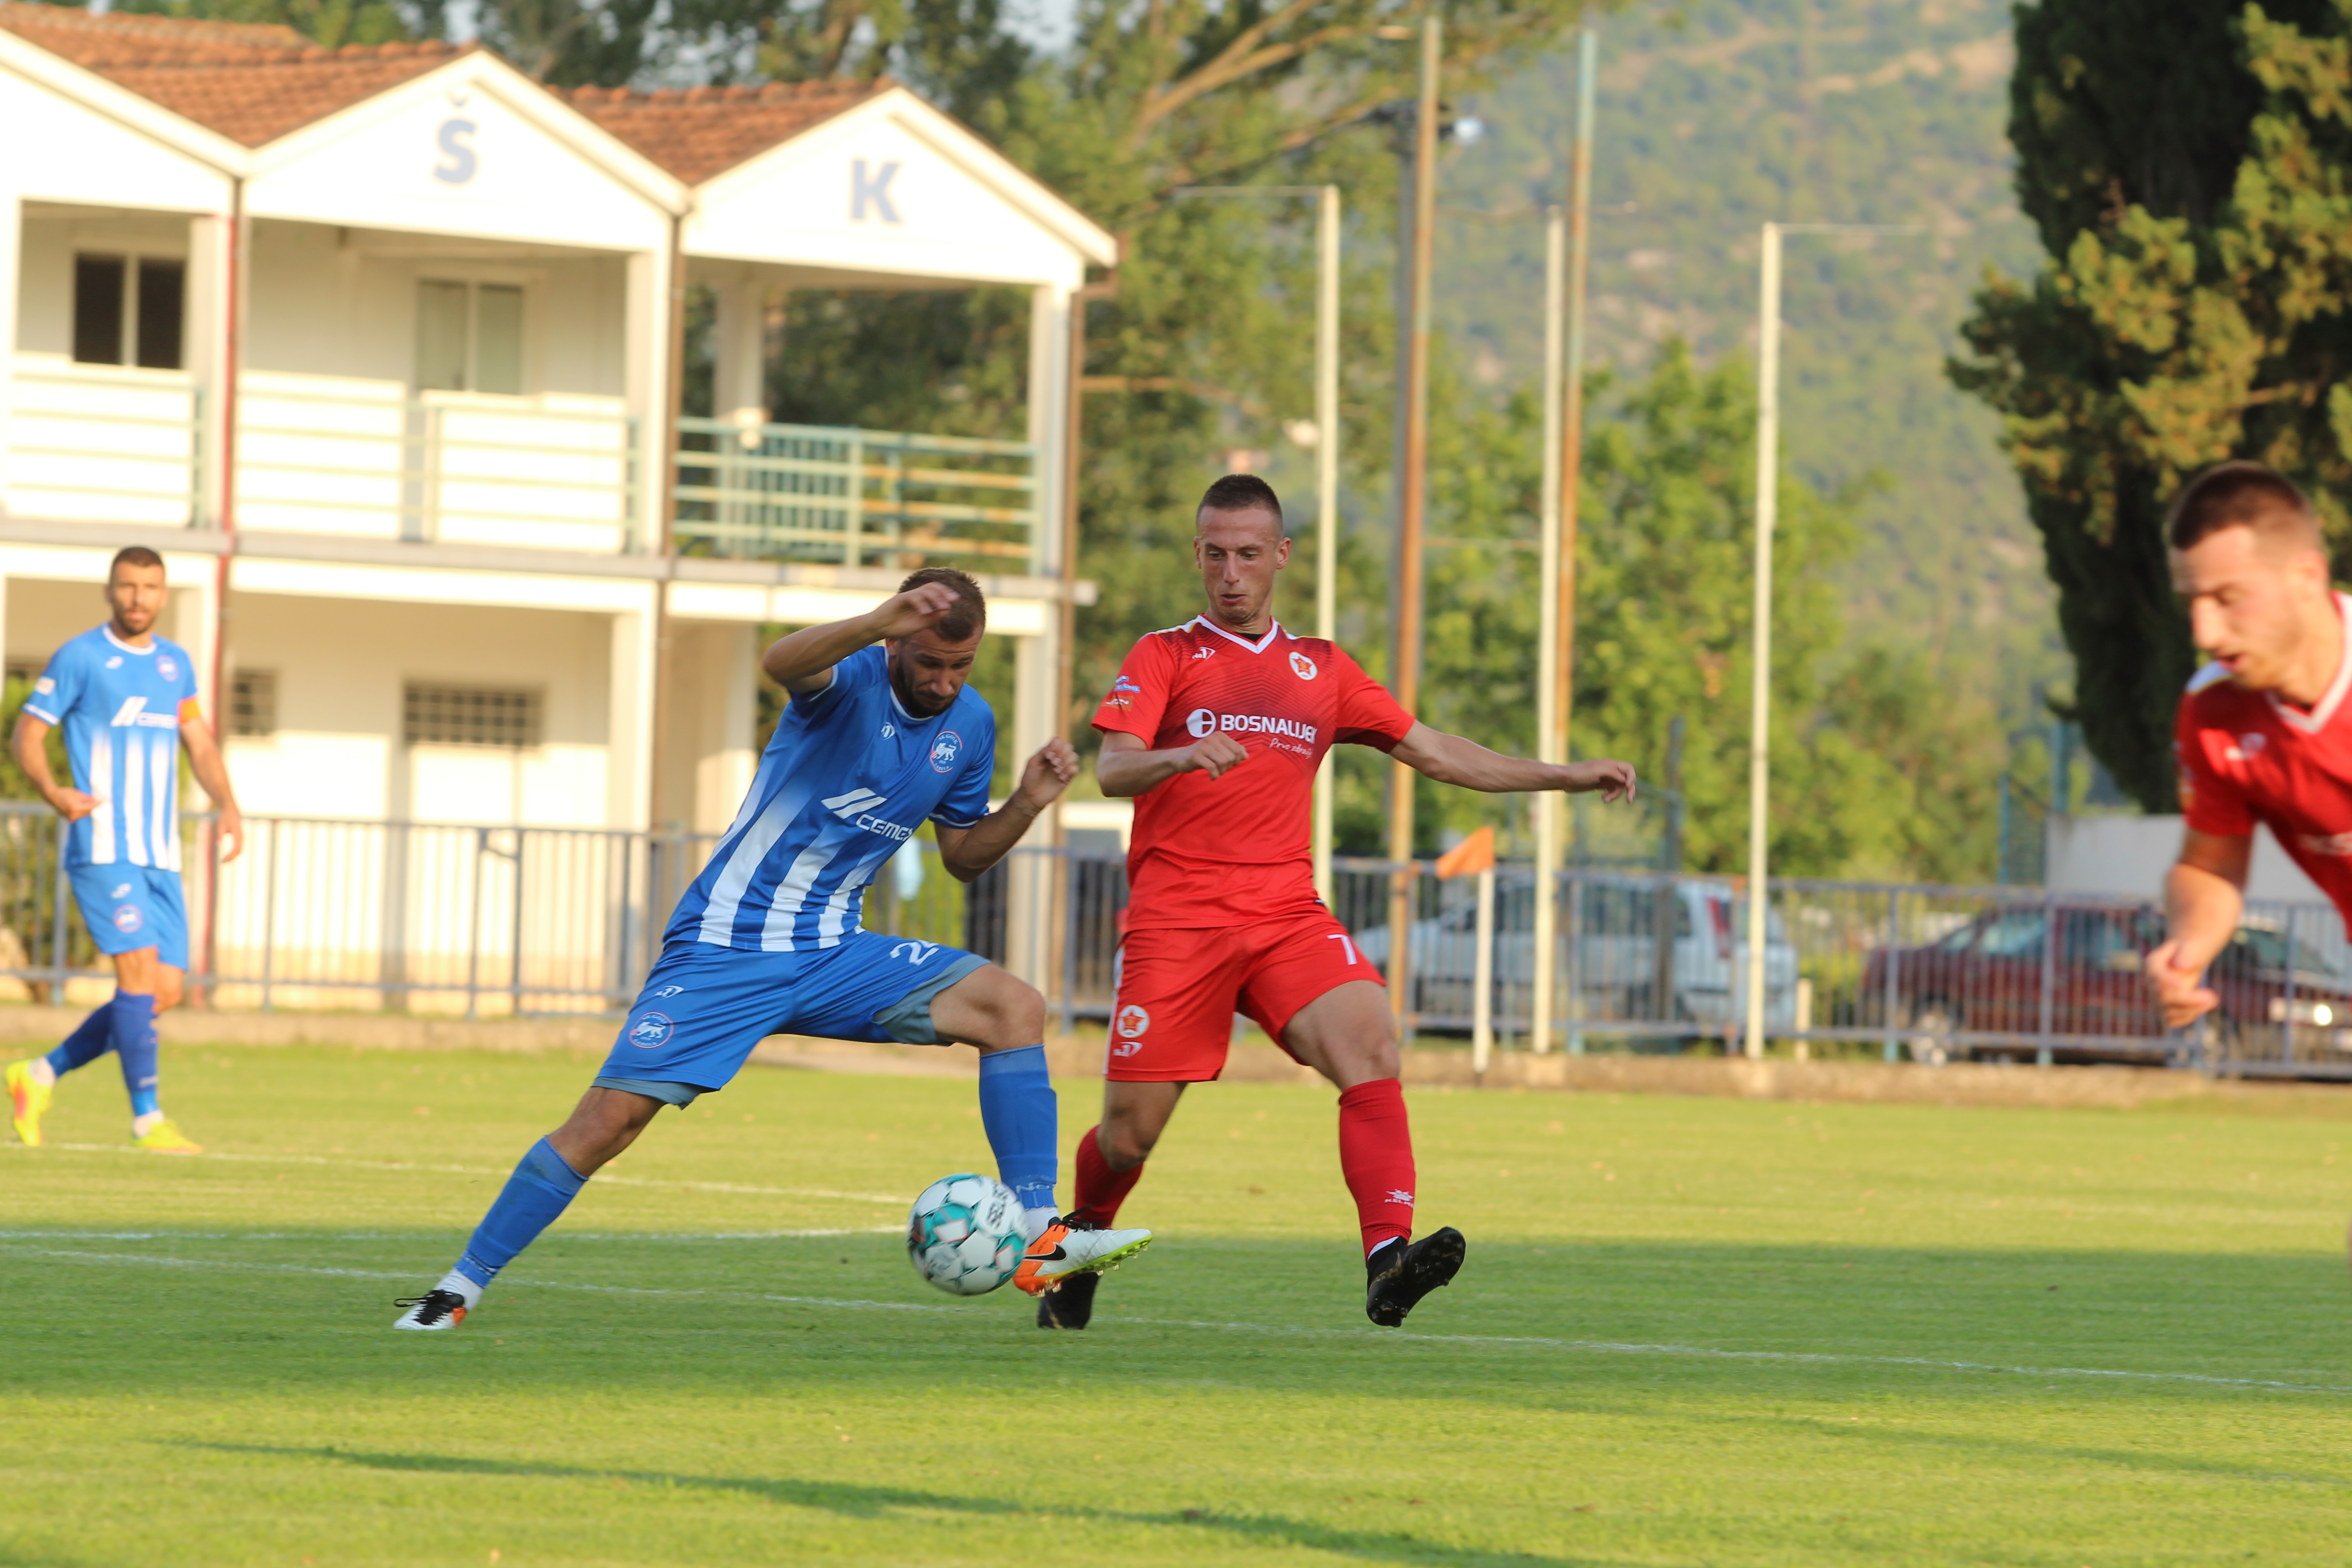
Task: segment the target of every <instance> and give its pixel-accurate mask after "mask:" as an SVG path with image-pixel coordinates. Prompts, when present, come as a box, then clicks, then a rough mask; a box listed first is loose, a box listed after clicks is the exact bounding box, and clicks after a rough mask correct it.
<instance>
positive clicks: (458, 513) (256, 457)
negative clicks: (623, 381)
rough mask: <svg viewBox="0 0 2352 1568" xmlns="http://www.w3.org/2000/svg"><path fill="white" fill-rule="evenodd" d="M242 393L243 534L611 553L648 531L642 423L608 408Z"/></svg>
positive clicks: (349, 387)
mask: <svg viewBox="0 0 2352 1568" xmlns="http://www.w3.org/2000/svg"><path fill="white" fill-rule="evenodd" d="M239 393H240V395H239V399H238V405H237V422H236V426H237V450H236V504H237V522H238V526H239V527H241V528H248V529H260V530H275V531H285V532H289V533H342V534H351V535H355V536H358V537H362V538H371V539H404V540H416V541H424V540H439V541H446V542H457V543H467V544H504V545H524V546H531V547H536V548H539V549H546V550H579V551H589V552H608V553H609V552H620V551H625V550H628V549H632V548H635V547H637V543H638V541H640V540H641V539H643V538H644V537H646V533H647V530H646V529H645V528H644V527H643V525H642V519H641V516H640V506H641V503H642V500H643V497H642V487H641V485H640V476H641V474H642V473H643V470H644V462H643V454H642V452H641V450H640V448H639V444H638V422H637V421H636V420H635V419H633V418H631V417H629V416H627V415H625V414H623V413H620V412H618V411H617V409H616V408H615V407H614V405H613V403H612V400H609V399H603V398H595V399H590V398H581V399H576V400H558V399H554V398H530V399H523V398H503V397H488V396H478V395H467V394H465V393H425V394H424V395H421V396H413V395H410V394H409V393H408V390H407V389H406V388H404V387H402V386H399V385H395V384H383V383H367V382H357V381H345V380H340V379H336V380H325V379H322V378H311V377H305V376H290V375H274V374H253V375H248V376H247V377H246V378H245V379H244V380H243V382H242V383H241V384H240V386H239Z"/></svg>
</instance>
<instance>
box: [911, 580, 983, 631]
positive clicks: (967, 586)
mask: <svg viewBox="0 0 2352 1568" xmlns="http://www.w3.org/2000/svg"><path fill="white" fill-rule="evenodd" d="M926 583H944V584H947V585H948V586H949V587H950V588H953V589H954V590H955V591H956V595H957V598H956V604H955V607H954V608H952V609H950V610H949V611H948V613H947V614H946V615H944V616H940V618H939V619H938V620H937V621H934V622H933V623H932V624H931V629H932V630H933V631H936V632H938V633H939V634H940V636H941V637H945V638H947V640H948V641H950V642H963V641H966V640H967V639H969V638H971V637H978V636H980V634H981V633H982V632H984V631H986V630H987V629H988V600H987V598H986V597H985V596H984V595H982V593H981V591H980V584H978V583H976V582H974V581H973V580H972V575H971V573H969V572H959V571H957V570H956V569H955V568H954V567H952V566H926V567H923V568H922V569H921V570H919V571H915V572H909V573H908V574H907V580H906V581H905V582H903V583H901V584H898V592H900V593H901V594H903V593H905V592H907V591H908V589H910V588H919V587H921V586H922V585H923V584H926Z"/></svg>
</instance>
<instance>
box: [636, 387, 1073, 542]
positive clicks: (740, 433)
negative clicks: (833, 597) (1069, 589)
mask: <svg viewBox="0 0 2352 1568" xmlns="http://www.w3.org/2000/svg"><path fill="white" fill-rule="evenodd" d="M674 460H675V461H676V462H677V521H676V522H675V524H674V525H673V527H674V531H675V535H676V537H677V542H678V547H679V548H680V549H681V550H682V551H686V552H688V553H696V554H709V555H718V556H730V557H753V558H759V559H763V560H783V561H810V562H824V563H832V564H836V565H844V566H871V565H882V566H898V565H908V564H916V563H922V562H939V563H965V564H970V565H974V566H977V567H979V568H980V569H982V570H987V571H998V572H1003V571H1008V570H1010V571H1017V572H1027V571H1033V570H1034V569H1035V563H1036V560H1037V549H1038V545H1039V542H1040V537H1041V536H1040V532H1039V529H1038V526H1037V451H1036V448H1035V447H1031V446H1029V445H1027V444H1025V443H1023V442H1017V441H985V440H978V439H971V438H966V437H952V436H919V435H909V434H907V433H905V432H902V431H889V430H856V429H847V428H835V427H832V426H814V425H739V424H736V423H734V422H732V421H730V420H723V419H698V418H681V419H680V420H679V421H678V450H677V453H676V454H675V455H674Z"/></svg>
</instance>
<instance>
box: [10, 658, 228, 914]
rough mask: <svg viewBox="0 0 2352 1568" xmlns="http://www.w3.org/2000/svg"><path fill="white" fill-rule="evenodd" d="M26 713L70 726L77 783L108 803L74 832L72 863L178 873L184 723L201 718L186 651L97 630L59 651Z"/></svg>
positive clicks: (69, 849) (69, 751)
mask: <svg viewBox="0 0 2352 1568" xmlns="http://www.w3.org/2000/svg"><path fill="white" fill-rule="evenodd" d="M25 711H26V712H27V713H30V714H31V715H33V717H35V718H36V719H39V720H42V721H46V722H47V723H50V724H58V725H62V726H63V727H64V729H65V732H66V756H67V758H68V760H69V761H70V762H71V763H73V775H74V787H75V788H76V789H79V790H80V791H81V792H82V793H83V794H84V795H96V796H97V797H98V799H99V807H98V809H97V810H96V811H93V812H91V813H90V814H89V816H85V817H83V818H82V819H81V820H80V821H79V822H77V823H75V824H74V825H73V826H72V827H71V828H70V829H69V830H68V833H67V835H66V864H67V865H68V866H114V865H131V866H152V867H154V868H156V869H158V870H163V871H176V870H178V869H179V868H180V721H181V720H182V719H184V718H190V717H193V716H194V714H195V712H196V672H195V668H194V664H193V662H192V661H191V660H190V659H189V658H188V654H187V650H186V649H185V648H183V647H180V645H179V644H177V643H173V642H166V641H165V640H164V639H163V638H162V637H150V638H149V639H148V643H147V646H146V647H131V645H130V644H129V643H127V642H124V641H123V640H122V639H121V638H120V637H116V636H115V635H114V628H113V627H112V626H96V627H93V628H92V629H90V630H89V631H86V632H84V633H82V634H81V636H79V637H76V638H74V639H73V640H72V641H71V642H69V643H68V644H66V645H65V647H61V648H59V649H58V651H57V654H56V657H54V658H51V659H50V660H49V667H48V668H47V669H45V670H43V671H42V672H41V678H40V679H38V680H37V681H35V682H34V683H33V694H32V696H30V697H29V698H27V699H26V700H25Z"/></svg>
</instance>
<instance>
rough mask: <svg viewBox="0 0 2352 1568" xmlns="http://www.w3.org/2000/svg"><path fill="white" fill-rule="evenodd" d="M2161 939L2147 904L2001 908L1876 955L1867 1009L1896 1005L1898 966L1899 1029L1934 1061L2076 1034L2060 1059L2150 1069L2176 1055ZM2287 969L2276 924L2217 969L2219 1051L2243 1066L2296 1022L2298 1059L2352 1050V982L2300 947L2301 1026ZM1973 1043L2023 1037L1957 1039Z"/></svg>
mask: <svg viewBox="0 0 2352 1568" xmlns="http://www.w3.org/2000/svg"><path fill="white" fill-rule="evenodd" d="M2053 917H2054V919H2055V922H2056V925H2055V933H2056V939H2057V940H2056V944H2055V946H2054V948H2053V947H2052V946H2051V943H2050V937H2051V934H2052V929H2053V928H2052V921H2053ZM2163 940H2164V917H2163V916H2162V915H2161V914H2160V913H2158V911H2157V910H2154V909H2153V908H2149V907H2147V906H2141V907H2138V908H2130V907H2122V906H2116V905H2110V904H2096V903H2086V902H2063V901H2062V902H2058V903H2044V902H2041V901H2036V902H2033V903H2031V904H2006V905H1996V906H1994V907H1993V908H1991V909H1989V910H1984V911H1983V912H1982V913H1980V914H1979V915H1978V916H1977V917H1976V918H1975V919H1973V920H1971V921H1969V922H1968V923H1967V924H1965V925H1962V926H1959V927H1958V928H1956V929H1954V930H1953V931H1949V932H1948V933H1947V934H1946V935H1944V936H1942V937H1940V938H1938V939H1937V940H1936V941H1934V942H1927V943H1923V944H1921V945H1919V946H1916V947H1897V948H1888V947H1881V948H1878V949H1876V950H1874V951H1873V952H1872V953H1871V954H1870V958H1869V962H1868V963H1867V964H1866V966H1865V968H1864V976H1863V983H1862V990H1861V995H1862V997H1863V998H1864V1005H1873V1004H1874V1003H1875V1002H1876V1001H1877V999H1879V998H1882V997H1885V995H1886V994H1888V979H1889V976H1888V966H1889V965H1890V964H1891V965H1893V969H1894V973H1893V992H1894V996H1895V1007H1896V1017H1897V1022H1898V1024H1899V1026H1901V1027H1902V1028H1903V1029H1904V1030H1905V1031H1906V1033H1907V1034H1908V1036H1909V1037H1910V1050H1911V1054H1912V1056H1913V1057H1914V1058H1916V1059H1918V1060H1922V1061H1927V1062H1936V1063H1941V1062H1944V1061H1948V1060H1956V1059H1966V1058H1969V1057H1971V1056H1974V1055H1977V1054H1980V1053H1986V1052H1992V1053H2000V1054H2015V1053H2016V1052H2017V1051H2019V1050H2020V1049H2032V1048H2033V1047H2032V1037H2035V1036H2039V1035H2041V1034H2042V1033H2043V1032H2044V1030H2045V1029H2046V1030H2047V1032H2048V1033H2050V1034H2052V1035H2055V1036H2073V1037H2076V1038H2075V1039H2074V1040H2073V1041H2070V1042H2068V1043H2066V1044H2063V1045H2061V1046H2058V1047H2055V1048H2054V1050H2053V1054H2057V1055H2064V1056H2068V1057H2071V1058H2076V1059H2084V1058H2143V1059H2144V1058H2147V1057H2150V1056H2157V1055H2162V1054H2165V1053H2166V1052H2168V1050H2169V1049H2170V1048H2171V1044H2170V1042H2169V1041H2168V1040H2167V1038H2166V1033H2165V1028H2164V1020H2163V1018H2162V1016H2160V1015H2159V1014H2158V1011H2157V1009H2156V1005H2155V1004H2154V1003H2153V1002H2152V1001H2151V1000H2150V999H2149V996H2148V992H2147V983H2146V981H2145V980H2144V979H2143V978H2142V977H2141V970H2142V967H2143V966H2144V964H2145V963H2146V960H2147V953H2148V951H2149V950H2150V949H2151V948H2154V947H2155V946H2156V945H2157V944H2158V943H2159V942H2162V941H2163ZM2288 968H2289V963H2288V953H2287V942H2286V937H2285V934H2284V932H2283V931H2280V930H2279V929H2278V928H2277V927H2276V926H2275V925H2274V924H2272V923H2270V922H2268V921H2264V920H2263V919H2262V918H2261V917H2254V918H2252V919H2250V920H2249V921H2247V922H2246V923H2245V924H2244V925H2242V926H2241V927H2240V928H2239V931H2238V933H2237V935H2236V936H2235V937H2234V938H2232V939H2231V943H2230V945H2229V947H2227V948H2225V949H2224V950H2223V951H2222V952H2221V956H2220V957H2219V958H2217V959H2216V960H2214V963H2213V966H2212V970H2211V982H2210V983H2211V984H2212V985H2213V986H2214V988H2215V989H2216V990H2218V991H2219V992H2220V993H2221V1010H2220V1012H2219V1013H2218V1014H2217V1015H2216V1016H2215V1017H2214V1019H2213V1022H2212V1026H2211V1035H2210V1048H2211V1049H2213V1050H2214V1051H2215V1052H2216V1053H2217V1054H2219V1055H2221V1056H2222V1057H2224V1058H2228V1057H2233V1056H2236V1055H2239V1054H2242V1052H2243V1051H2244V1050H2245V1048H2246V1047H2247V1045H2248V1043H2249V1041H2248V1036H2249V1033H2250V1032H2251V1031H2253V1030H2255V1029H2256V1028H2258V1027H2266V1026H2279V1025H2285V1024H2290V1023H2291V1025H2292V1026H2293V1029H2294V1045H2295V1049H2296V1051H2297V1053H2298V1054H2299V1055H2305V1056H2309V1055H2312V1054H2315V1053H2329V1054H2336V1055H2341V1054H2344V1053H2352V1028H2347V1027H2343V1026H2344V1025H2347V1024H2352V976H2347V975H2346V974H2345V973H2341V972H2340V971H2339V970H2338V969H2337V968H2336V967H2335V966H2333V965H2331V964H2329V963H2327V961H2326V960H2325V959H2324V958H2322V957H2321V956H2320V954H2319V953H2318V952H2316V951H2315V949H2314V948H2312V947H2311V945H2310V944H2308V943H2306V942H2301V941H2298V942H2295V944H2294V961H2293V970H2294V1002H2293V1012H2294V1017H2293V1018H2292V1020H2290V1019H2289V1018H2288V1016H2287V1015H2288V1010H2289V1003H2288V998H2287V975H2288ZM2045 995H2046V998H2047V1001H2046V1016H2047V1023H2046V1024H2045V1023H2044V1017H2045V1000H2044V999H2045ZM1963 1035H2007V1036H2013V1037H2021V1038H2020V1039H2019V1040H2018V1041H2017V1042H2016V1043H2015V1044H2011V1043H2008V1042H1987V1041H1981V1040H1979V1041H1973V1042H1971V1041H1964V1040H1961V1039H1958V1038H1957V1037H1959V1036H1963ZM2110 1040H2112V1041H2113V1042H2114V1044H2113V1045H2112V1046H2111V1045H2108V1044H2107V1043H2106V1042H2108V1041H2110Z"/></svg>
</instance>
